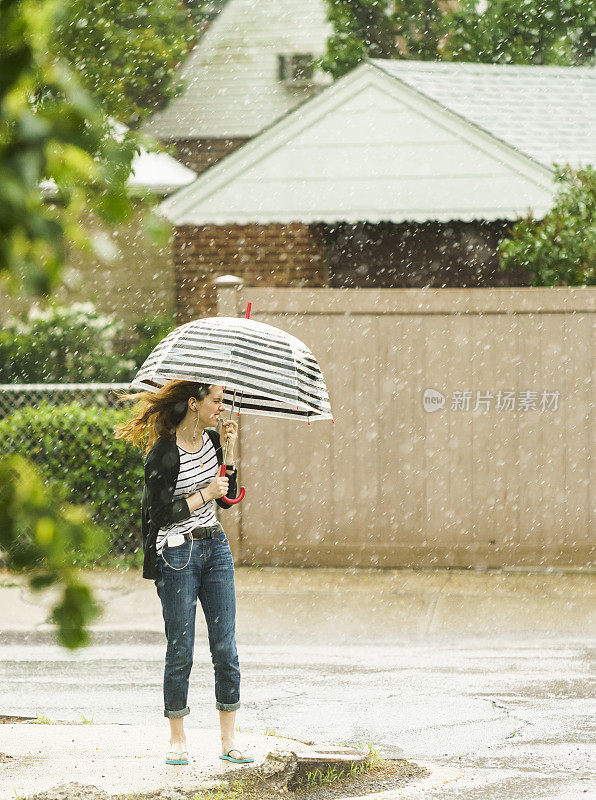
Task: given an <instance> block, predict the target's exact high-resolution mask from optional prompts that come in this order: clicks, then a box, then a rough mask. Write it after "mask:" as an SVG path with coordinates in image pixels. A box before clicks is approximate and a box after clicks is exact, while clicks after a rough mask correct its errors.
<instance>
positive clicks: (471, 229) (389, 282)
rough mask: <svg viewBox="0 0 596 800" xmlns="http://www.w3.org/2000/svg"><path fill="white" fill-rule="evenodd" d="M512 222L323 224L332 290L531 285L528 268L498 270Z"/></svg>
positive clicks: (322, 233)
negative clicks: (501, 245)
mask: <svg viewBox="0 0 596 800" xmlns="http://www.w3.org/2000/svg"><path fill="white" fill-rule="evenodd" d="M510 226H511V223H509V222H507V221H505V220H502V221H497V222H482V221H478V222H459V221H457V220H454V221H453V222H423V223H402V224H395V223H388V222H387V223H381V224H376V225H373V224H371V223H366V222H363V223H359V224H357V225H347V224H343V225H334V226H330V225H320V226H318V235H319V237H320V239H321V240H322V241H323V242H324V243H325V258H326V261H327V263H328V265H329V274H330V286H332V287H348V288H361V289H367V288H368V289H372V288H393V289H401V288H422V287H425V286H428V287H437V288H441V287H462V288H465V287H490V286H529V285H530V275H529V274H528V273H527V272H526V271H525V270H524V269H521V268H520V269H518V270H511V271H509V272H503V271H502V270H500V269H499V258H498V254H497V247H498V244H499V242H500V241H501V239H503V238H504V237H505V236H507V234H508V231H509V229H510Z"/></svg>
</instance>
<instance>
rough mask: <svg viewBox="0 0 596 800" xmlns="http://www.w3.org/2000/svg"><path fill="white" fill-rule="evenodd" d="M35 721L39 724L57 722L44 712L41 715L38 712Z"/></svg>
mask: <svg viewBox="0 0 596 800" xmlns="http://www.w3.org/2000/svg"><path fill="white" fill-rule="evenodd" d="M35 723H36V724H38V725H55V724H56V723H55V722H53V721H52V720H51V719H50V718H49V717H46V716H45V715H44V714H42V715H41V717H40V716H39V714H37V715H36V719H35Z"/></svg>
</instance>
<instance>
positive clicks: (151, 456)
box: [141, 428, 237, 580]
mask: <svg viewBox="0 0 596 800" xmlns="http://www.w3.org/2000/svg"><path fill="white" fill-rule="evenodd" d="M205 430H206V431H207V433H208V434H209V437H210V438H211V441H212V442H213V445H214V447H215V454H216V456H217V463H218V464H219V465H220V466H221V464H222V463H223V454H222V451H221V443H220V437H219V433H218V432H217V431H215V430H212V429H210V428H205ZM179 471H180V453H179V452H178V446H177V445H176V441H175V440H174V439H171V438H167V437H165V436H160V437H159V438H158V439H157V440H156V442H155V444H154V445H153V447H152V448H151V450H150V451H149V453H148V454H147V458H146V459H145V485H144V486H143V499H142V503H141V507H142V524H141V530H142V535H143V554H144V557H143V578H148V579H150V580H155V579H156V578H157V550H156V547H155V542H156V539H157V532H158V530H159V529H160V528H163V527H164V526H165V525H171V524H172V523H174V522H182V520H184V519H188V518H189V517H190V509H189V507H188V503H187V502H186V499H185V498H184V497H177V498H175V499H174V489H175V488H176V482H177V481H178V472H179ZM236 477H237V471H236V470H235V469H234V470H233V469H231V468H230V467H228V466H227V465H226V478H229V484H228V493H227V495H226V496H227V497H230V498H232V499H234V498H235V497H236V495H237V487H236ZM215 502H216V503H217V505H218V506H219V507H220V508H230V506H229V505H228V504H227V503H224V502H223V501H222V500H221V499H220V498H216V500H215Z"/></svg>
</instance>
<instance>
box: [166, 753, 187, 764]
mask: <svg viewBox="0 0 596 800" xmlns="http://www.w3.org/2000/svg"><path fill="white" fill-rule="evenodd" d="M166 764H178V765H185V764H188V750H182V752H180V753H179V752H178V751H177V750H168V752H167V753H166Z"/></svg>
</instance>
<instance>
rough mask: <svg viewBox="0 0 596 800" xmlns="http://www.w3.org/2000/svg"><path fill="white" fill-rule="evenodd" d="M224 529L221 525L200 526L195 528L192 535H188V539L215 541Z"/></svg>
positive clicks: (191, 532)
mask: <svg viewBox="0 0 596 800" xmlns="http://www.w3.org/2000/svg"><path fill="white" fill-rule="evenodd" d="M222 530H223V528H222V527H221V525H205V526H203V527H201V526H200V525H199V526H198V527H196V528H193V529H192V531H190V533H188V534H187V536H188V539H189V541H190V539H191V538H192V539H215V537H216V536H217V534H218V533H221V532H222Z"/></svg>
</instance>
